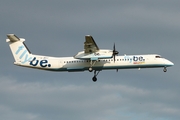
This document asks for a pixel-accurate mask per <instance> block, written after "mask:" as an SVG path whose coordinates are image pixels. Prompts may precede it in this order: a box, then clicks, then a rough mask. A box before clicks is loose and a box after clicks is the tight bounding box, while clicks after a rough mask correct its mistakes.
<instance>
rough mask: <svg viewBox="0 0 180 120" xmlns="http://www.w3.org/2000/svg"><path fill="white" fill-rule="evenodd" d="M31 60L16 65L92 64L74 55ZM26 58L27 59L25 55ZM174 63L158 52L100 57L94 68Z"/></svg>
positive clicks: (75, 67) (57, 67)
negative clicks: (108, 57)
mask: <svg viewBox="0 0 180 120" xmlns="http://www.w3.org/2000/svg"><path fill="white" fill-rule="evenodd" d="M28 57H32V58H33V59H32V60H31V61H26V60H23V61H26V62H23V63H22V61H20V62H16V63H15V64H16V65H20V66H25V67H31V68H36V69H42V70H50V71H69V72H71V71H72V72H73V71H74V72H76V71H85V70H88V68H89V66H90V62H91V61H90V60H80V59H74V58H73V57H49V56H39V55H30V56H28ZM24 59H27V58H25V57H24ZM172 65H173V63H172V62H170V61H169V60H167V59H165V58H162V57H161V56H159V55H157V54H150V55H124V56H116V60H115V61H114V60H113V58H110V59H100V60H97V61H96V62H95V64H94V65H93V67H92V68H93V70H97V71H101V70H108V69H131V68H156V67H169V66H172Z"/></svg>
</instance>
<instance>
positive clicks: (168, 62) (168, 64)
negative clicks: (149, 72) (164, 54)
mask: <svg viewBox="0 0 180 120" xmlns="http://www.w3.org/2000/svg"><path fill="white" fill-rule="evenodd" d="M166 64H167V66H173V65H174V63H173V62H171V61H169V60H167V61H166Z"/></svg>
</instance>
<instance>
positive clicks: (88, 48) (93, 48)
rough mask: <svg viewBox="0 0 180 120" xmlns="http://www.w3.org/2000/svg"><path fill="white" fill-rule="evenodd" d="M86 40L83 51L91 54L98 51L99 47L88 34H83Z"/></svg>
mask: <svg viewBox="0 0 180 120" xmlns="http://www.w3.org/2000/svg"><path fill="white" fill-rule="evenodd" d="M85 39H86V41H85V42H84V53H86V54H88V53H89V54H91V53H95V52H97V51H99V47H98V46H97V44H96V42H95V41H94V39H93V37H92V36H90V35H86V36H85Z"/></svg>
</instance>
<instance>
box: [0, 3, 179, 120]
mask: <svg viewBox="0 0 180 120" xmlns="http://www.w3.org/2000/svg"><path fill="white" fill-rule="evenodd" d="M179 6H180V1H179V0H144V1H140V0H136V2H135V1H134V0H88V1H87V0H72V1H70V0H59V1H58V0H51V1H49V0H38V1H35V0H28V1H25V0H16V1H14V0H1V2H0V55H1V62H0V119H1V120H152V119H153V120H179V119H180V103H179V102H180V74H179V67H180V65H179V59H180V55H179V51H180V49H179V45H180V40H179V39H180V7H179ZM9 33H14V34H16V35H17V36H18V37H21V38H25V39H26V44H27V46H28V47H29V49H30V50H31V52H32V53H35V54H42V55H50V56H59V57H61V56H62V57H63V56H73V55H75V54H76V53H77V52H79V51H82V50H83V43H84V41H85V40H84V39H85V37H84V36H85V35H92V36H93V37H94V39H95V41H96V43H97V44H98V46H99V47H100V48H106V49H112V47H113V44H114V42H115V43H116V49H117V50H118V51H119V53H120V55H124V54H150V53H157V54H160V55H162V56H163V57H165V58H167V59H168V60H170V61H172V62H173V63H174V64H175V65H174V66H173V67H171V68H168V72H167V73H164V72H163V69H162V68H158V69H141V70H140V71H139V70H119V72H116V71H115V70H110V71H102V72H100V74H99V75H98V81H97V82H96V83H94V82H93V81H92V80H91V79H92V76H93V73H89V72H88V71H85V72H78V73H68V72H62V73H61V72H47V71H40V70H35V69H29V68H23V67H18V66H15V65H13V62H14V59H13V56H12V54H11V51H10V49H9V46H8V44H7V43H6V42H5V39H6V38H7V37H6V35H7V34H9Z"/></svg>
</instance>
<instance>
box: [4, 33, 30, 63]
mask: <svg viewBox="0 0 180 120" xmlns="http://www.w3.org/2000/svg"><path fill="white" fill-rule="evenodd" d="M7 37H8V39H6V42H8V43H9V47H10V49H11V52H12V54H13V56H14V59H15V63H14V64H17V65H21V64H25V63H27V62H28V61H31V60H32V54H31V52H30V51H29V49H28V48H27V46H26V45H25V43H24V41H25V39H23V38H18V37H17V36H16V35H14V34H8V35H7Z"/></svg>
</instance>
